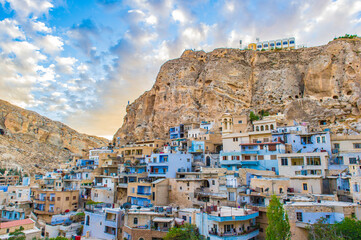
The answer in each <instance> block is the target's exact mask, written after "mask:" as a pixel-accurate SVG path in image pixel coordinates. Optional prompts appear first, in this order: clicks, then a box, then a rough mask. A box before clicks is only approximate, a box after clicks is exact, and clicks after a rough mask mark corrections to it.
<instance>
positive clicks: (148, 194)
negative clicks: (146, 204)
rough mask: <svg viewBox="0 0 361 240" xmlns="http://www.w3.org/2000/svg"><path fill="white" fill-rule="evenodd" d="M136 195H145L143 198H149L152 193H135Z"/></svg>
mask: <svg viewBox="0 0 361 240" xmlns="http://www.w3.org/2000/svg"><path fill="white" fill-rule="evenodd" d="M137 194H138V195H145V196H150V195H152V193H150V192H137Z"/></svg>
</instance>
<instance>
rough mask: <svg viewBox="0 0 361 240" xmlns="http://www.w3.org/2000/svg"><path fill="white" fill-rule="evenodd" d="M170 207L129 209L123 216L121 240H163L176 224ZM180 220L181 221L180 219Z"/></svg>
mask: <svg viewBox="0 0 361 240" xmlns="http://www.w3.org/2000/svg"><path fill="white" fill-rule="evenodd" d="M175 217H176V214H175V210H174V209H172V207H154V208H151V209H149V208H146V209H130V210H129V211H128V212H127V213H126V214H125V216H124V226H123V229H122V230H123V231H122V232H123V236H122V237H123V239H127V240H131V239H141V238H142V239H144V240H154V239H163V238H164V237H165V236H166V235H167V233H168V232H169V230H170V229H171V228H172V227H174V226H175V223H176V218H175ZM180 220H181V219H180Z"/></svg>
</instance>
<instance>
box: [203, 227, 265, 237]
mask: <svg viewBox="0 0 361 240" xmlns="http://www.w3.org/2000/svg"><path fill="white" fill-rule="evenodd" d="M256 231H257V232H258V231H259V230H258V227H251V228H250V230H248V231H235V232H234V231H231V232H225V233H219V232H215V231H209V234H210V235H215V236H218V237H231V236H242V235H248V234H250V233H253V232H255V233H256ZM257 235H258V233H256V234H255V236H257Z"/></svg>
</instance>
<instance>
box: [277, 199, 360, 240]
mask: <svg viewBox="0 0 361 240" xmlns="http://www.w3.org/2000/svg"><path fill="white" fill-rule="evenodd" d="M284 208H285V210H286V211H287V213H288V219H289V223H290V227H291V238H292V240H293V239H295V240H303V239H307V238H308V228H309V227H310V226H311V225H312V224H315V223H316V222H317V221H318V220H319V219H320V218H324V219H325V221H326V223H329V224H334V223H336V222H340V221H342V220H343V219H344V218H345V217H352V216H353V215H354V214H355V204H354V203H348V202H338V201H326V200H320V199H318V200H316V201H292V199H291V201H289V202H286V204H285V205H284Z"/></svg>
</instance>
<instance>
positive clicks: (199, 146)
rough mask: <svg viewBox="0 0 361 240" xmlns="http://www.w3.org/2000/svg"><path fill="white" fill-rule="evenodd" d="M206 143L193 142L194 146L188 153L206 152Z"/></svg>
mask: <svg viewBox="0 0 361 240" xmlns="http://www.w3.org/2000/svg"><path fill="white" fill-rule="evenodd" d="M204 149H205V147H204V141H192V146H191V147H190V148H189V149H188V152H192V153H196V152H201V153H202V152H204Z"/></svg>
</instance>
